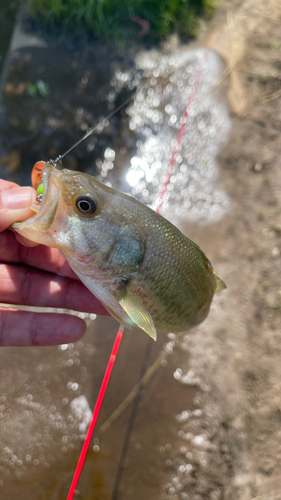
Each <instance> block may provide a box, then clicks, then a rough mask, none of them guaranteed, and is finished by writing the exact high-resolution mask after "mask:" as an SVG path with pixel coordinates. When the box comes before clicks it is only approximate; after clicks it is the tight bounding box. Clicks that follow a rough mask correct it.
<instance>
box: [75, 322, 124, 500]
mask: <svg viewBox="0 0 281 500" xmlns="http://www.w3.org/2000/svg"><path fill="white" fill-rule="evenodd" d="M123 332H124V327H123V326H122V325H120V327H119V330H118V332H117V335H116V338H115V341H114V344H113V348H112V351H111V354H110V358H109V362H108V364H107V367H106V370H105V374H104V377H103V381H102V384H101V388H100V392H99V394H98V397H97V402H96V404H95V408H94V411H93V416H92V420H91V423H90V425H89V428H88V431H87V434H86V438H85V441H84V443H83V446H82V450H81V453H80V457H79V460H78V463H77V467H76V470H75V473H74V476H73V479H72V483H71V486H70V489H69V493H68V496H67V500H72V499H73V495H74V493H75V490H76V486H77V483H78V481H79V477H80V474H81V471H82V468H83V465H84V461H85V458H86V454H87V451H88V448H89V445H90V442H91V438H92V434H93V432H94V429H95V426H96V422H97V419H98V416H99V412H100V409H101V405H102V402H103V398H104V395H105V392H106V388H107V385H108V382H109V379H110V375H111V372H112V368H113V366H114V363H115V359H116V356H117V353H118V350H119V347H120V343H121V340H122V336H123Z"/></svg>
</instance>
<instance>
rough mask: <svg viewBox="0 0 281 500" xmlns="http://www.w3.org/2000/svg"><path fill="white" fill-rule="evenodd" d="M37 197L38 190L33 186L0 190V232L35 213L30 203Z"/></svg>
mask: <svg viewBox="0 0 281 500" xmlns="http://www.w3.org/2000/svg"><path fill="white" fill-rule="evenodd" d="M35 198H36V192H35V190H34V189H32V188H31V187H16V188H12V189H3V190H0V232H2V231H4V230H5V229H7V228H8V227H9V226H11V224H13V223H14V222H20V221H22V220H25V219H27V218H28V217H31V215H34V212H33V210H31V209H30V205H31V204H32V203H33V202H34V200H35Z"/></svg>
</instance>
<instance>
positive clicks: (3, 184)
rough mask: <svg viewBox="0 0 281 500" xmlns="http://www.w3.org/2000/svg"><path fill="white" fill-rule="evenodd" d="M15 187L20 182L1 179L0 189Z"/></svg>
mask: <svg viewBox="0 0 281 500" xmlns="http://www.w3.org/2000/svg"><path fill="white" fill-rule="evenodd" d="M15 187H18V184H15V182H10V181H4V180H3V179H0V189H12V188H15Z"/></svg>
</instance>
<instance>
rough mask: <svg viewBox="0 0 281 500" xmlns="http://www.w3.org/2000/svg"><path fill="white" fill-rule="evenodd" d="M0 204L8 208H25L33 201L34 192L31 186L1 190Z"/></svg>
mask: <svg viewBox="0 0 281 500" xmlns="http://www.w3.org/2000/svg"><path fill="white" fill-rule="evenodd" d="M1 198H2V204H3V205H4V207H6V208H9V209H10V210H17V209H19V208H26V207H28V206H29V205H31V203H32V202H33V199H34V193H33V190H32V188H30V187H23V188H14V189H6V190H3V191H2V192H1Z"/></svg>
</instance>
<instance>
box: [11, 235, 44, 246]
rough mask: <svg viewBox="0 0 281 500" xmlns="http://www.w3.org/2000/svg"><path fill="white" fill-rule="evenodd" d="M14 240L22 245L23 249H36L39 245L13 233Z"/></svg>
mask: <svg viewBox="0 0 281 500" xmlns="http://www.w3.org/2000/svg"><path fill="white" fill-rule="evenodd" d="M14 234H15V237H16V240H17V241H18V242H19V243H20V245H23V246H25V247H29V248H33V247H38V246H39V243H35V241H31V240H28V239H27V238H25V237H24V236H22V235H21V234H18V233H16V232H15V233H14Z"/></svg>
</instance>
